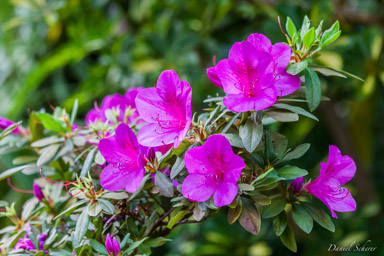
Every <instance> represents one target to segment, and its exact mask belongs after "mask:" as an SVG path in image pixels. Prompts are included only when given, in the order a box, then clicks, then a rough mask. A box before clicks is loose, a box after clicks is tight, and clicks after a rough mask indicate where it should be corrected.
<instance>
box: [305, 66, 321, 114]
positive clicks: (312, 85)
mask: <svg viewBox="0 0 384 256" xmlns="http://www.w3.org/2000/svg"><path fill="white" fill-rule="evenodd" d="M305 96H306V99H307V101H308V107H309V110H310V111H311V112H313V111H314V110H315V109H316V108H317V107H318V106H319V104H320V100H321V85H320V79H319V77H318V76H317V74H316V72H315V71H313V69H312V68H310V67H307V68H306V70H305Z"/></svg>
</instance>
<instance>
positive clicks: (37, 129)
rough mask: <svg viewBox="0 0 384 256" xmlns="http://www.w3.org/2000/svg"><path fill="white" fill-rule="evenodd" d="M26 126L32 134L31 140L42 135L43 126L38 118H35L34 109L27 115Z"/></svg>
mask: <svg viewBox="0 0 384 256" xmlns="http://www.w3.org/2000/svg"><path fill="white" fill-rule="evenodd" d="M28 126H29V131H30V132H31V135H32V138H31V141H35V140H38V139H40V138H41V137H43V133H44V127H43V125H42V124H41V123H40V120H39V118H37V115H36V112H35V111H33V112H32V113H31V114H30V115H29V120H28Z"/></svg>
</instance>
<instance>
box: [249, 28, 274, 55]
mask: <svg viewBox="0 0 384 256" xmlns="http://www.w3.org/2000/svg"><path fill="white" fill-rule="evenodd" d="M247 41H248V42H250V43H251V44H252V45H253V46H254V47H255V48H256V50H258V51H261V52H270V51H271V48H272V43H271V40H269V38H268V37H266V36H265V35H263V34H258V33H254V34H250V35H249V37H248V39H247Z"/></svg>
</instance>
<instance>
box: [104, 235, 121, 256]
mask: <svg viewBox="0 0 384 256" xmlns="http://www.w3.org/2000/svg"><path fill="white" fill-rule="evenodd" d="M105 249H107V253H108V256H118V255H120V244H119V242H118V241H117V239H116V237H114V238H113V239H112V237H111V235H110V234H108V235H107V238H106V239H105Z"/></svg>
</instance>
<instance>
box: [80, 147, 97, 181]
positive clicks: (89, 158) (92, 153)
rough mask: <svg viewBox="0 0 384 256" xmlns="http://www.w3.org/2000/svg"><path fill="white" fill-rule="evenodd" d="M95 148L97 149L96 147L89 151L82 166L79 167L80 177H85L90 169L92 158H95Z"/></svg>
mask: <svg viewBox="0 0 384 256" xmlns="http://www.w3.org/2000/svg"><path fill="white" fill-rule="evenodd" d="M96 150H97V147H95V148H93V149H92V150H91V151H89V153H88V155H87V158H85V161H84V164H83V168H82V169H81V173H80V178H83V177H85V176H86V175H87V174H88V172H89V170H90V169H91V167H92V164H93V160H94V158H95V153H96Z"/></svg>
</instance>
